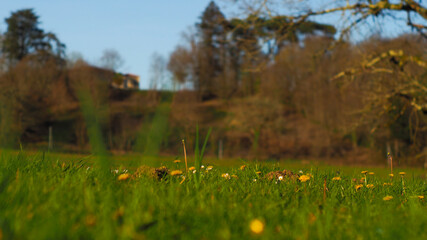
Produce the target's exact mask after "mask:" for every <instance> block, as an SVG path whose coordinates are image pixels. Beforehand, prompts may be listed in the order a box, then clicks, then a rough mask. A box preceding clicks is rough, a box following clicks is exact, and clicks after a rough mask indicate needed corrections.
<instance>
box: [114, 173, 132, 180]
mask: <svg viewBox="0 0 427 240" xmlns="http://www.w3.org/2000/svg"><path fill="white" fill-rule="evenodd" d="M129 177H130V174H129V173H123V174H120V175H119V177H118V178H117V179H118V180H119V181H124V180H127V179H128V178H129Z"/></svg>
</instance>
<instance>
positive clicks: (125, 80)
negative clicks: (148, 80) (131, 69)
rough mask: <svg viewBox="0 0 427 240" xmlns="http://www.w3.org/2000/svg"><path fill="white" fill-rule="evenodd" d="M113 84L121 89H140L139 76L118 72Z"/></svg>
mask: <svg viewBox="0 0 427 240" xmlns="http://www.w3.org/2000/svg"><path fill="white" fill-rule="evenodd" d="M111 85H112V86H113V87H115V88H120V89H139V76H138V75H134V74H121V73H117V74H116V76H115V77H114V80H113V82H112V83H111Z"/></svg>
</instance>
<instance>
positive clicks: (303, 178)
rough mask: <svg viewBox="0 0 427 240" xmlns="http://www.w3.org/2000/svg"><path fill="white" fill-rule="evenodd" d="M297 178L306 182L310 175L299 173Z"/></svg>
mask: <svg viewBox="0 0 427 240" xmlns="http://www.w3.org/2000/svg"><path fill="white" fill-rule="evenodd" d="M298 179H299V180H300V181H301V182H307V181H308V180H310V177H309V176H308V175H301V176H300V177H299V178H298Z"/></svg>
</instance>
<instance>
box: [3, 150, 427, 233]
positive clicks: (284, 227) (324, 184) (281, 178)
mask: <svg viewBox="0 0 427 240" xmlns="http://www.w3.org/2000/svg"><path fill="white" fill-rule="evenodd" d="M199 160H200V162H199V168H198V169H195V167H194V168H192V167H193V166H197V165H198V164H194V163H193V162H189V163H188V168H189V170H188V172H187V173H186V167H185V161H184V159H180V160H175V159H174V158H168V157H163V158H157V159H154V158H153V159H144V158H141V157H140V156H138V155H125V156H120V157H112V156H104V157H93V156H82V155H81V156H80V155H65V154H52V153H51V154H49V153H26V152H24V151H21V152H19V153H16V152H13V153H11V152H7V151H2V153H1V160H0V168H1V170H0V236H1V237H0V238H2V239H275V238H280V239H426V238H427V230H426V229H427V204H426V199H424V196H425V195H427V194H426V193H427V185H426V181H425V177H426V173H425V171H423V170H420V169H394V170H393V171H394V177H390V176H389V171H390V170H389V169H386V168H381V167H371V168H369V167H367V168H361V167H341V166H339V167H338V166H336V167H334V166H326V165H317V164H302V163H301V162H298V161H279V162H251V163H248V162H244V161H243V160H232V161H228V162H227V164H224V162H225V161H218V160H215V159H207V160H205V161H204V162H201V159H199ZM101 162H104V163H101ZM106 163H108V164H106ZM143 165H145V166H152V167H153V168H151V167H140V166H143ZM162 166H165V167H166V168H167V171H163V172H161V171H160V172H161V174H157V173H159V171H157V172H156V170H155V168H154V167H156V168H157V169H160V167H162ZM163 169H164V168H163ZM284 169H286V170H290V171H292V172H293V175H290V173H289V172H286V173H284V172H274V171H283V170H284ZM177 170H178V171H177ZM363 171H368V172H366V173H365V172H363ZM271 172H273V173H271ZM362 172H363V173H362ZM399 172H404V173H405V175H399ZM153 173H156V174H153ZM402 174H403V173H402ZM184 178H185V179H184ZM364 178H365V179H364Z"/></svg>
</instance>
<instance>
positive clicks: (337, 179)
mask: <svg viewBox="0 0 427 240" xmlns="http://www.w3.org/2000/svg"><path fill="white" fill-rule="evenodd" d="M340 180H341V177H334V178H332V181H340Z"/></svg>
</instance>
